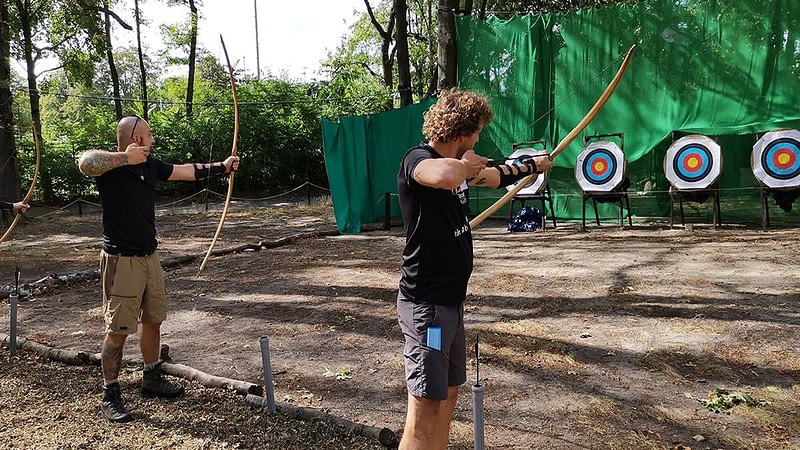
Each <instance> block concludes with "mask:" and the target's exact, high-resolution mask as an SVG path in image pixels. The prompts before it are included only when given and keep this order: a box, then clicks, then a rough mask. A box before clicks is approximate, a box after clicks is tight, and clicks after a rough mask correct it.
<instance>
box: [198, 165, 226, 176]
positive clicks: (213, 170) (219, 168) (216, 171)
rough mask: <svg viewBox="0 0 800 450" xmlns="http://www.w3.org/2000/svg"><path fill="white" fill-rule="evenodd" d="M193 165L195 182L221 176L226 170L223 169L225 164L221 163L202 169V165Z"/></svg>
mask: <svg viewBox="0 0 800 450" xmlns="http://www.w3.org/2000/svg"><path fill="white" fill-rule="evenodd" d="M193 165H194V179H195V180H205V179H206V178H210V177H216V176H218V175H222V174H223V173H225V172H226V171H227V170H228V169H226V168H225V164H222V163H214V164H211V165H210V166H207V167H203V165H202V164H197V163H194V164H193Z"/></svg>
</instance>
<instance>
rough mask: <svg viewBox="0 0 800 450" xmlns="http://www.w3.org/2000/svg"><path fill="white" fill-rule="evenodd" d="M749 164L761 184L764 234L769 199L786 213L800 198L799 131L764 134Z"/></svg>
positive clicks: (767, 224)
mask: <svg viewBox="0 0 800 450" xmlns="http://www.w3.org/2000/svg"><path fill="white" fill-rule="evenodd" d="M750 165H751V166H752V168H753V175H755V177H756V178H757V179H758V181H759V183H760V184H761V210H762V215H761V227H762V229H763V230H764V231H766V230H767V228H769V226H770V220H769V197H770V196H773V197H774V198H775V203H776V204H778V206H780V207H781V209H783V210H784V211H786V212H789V211H791V209H792V203H794V201H795V200H796V199H797V197H798V196H800V131H797V130H773V131H770V132H767V133H764V135H763V136H761V138H760V139H759V140H758V141H756V143H755V145H753V152H752V153H751V155H750Z"/></svg>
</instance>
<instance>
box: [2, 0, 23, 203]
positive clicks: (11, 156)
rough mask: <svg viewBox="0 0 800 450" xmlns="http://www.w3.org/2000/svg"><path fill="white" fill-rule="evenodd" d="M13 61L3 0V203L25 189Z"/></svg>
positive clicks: (5, 7)
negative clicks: (16, 133)
mask: <svg viewBox="0 0 800 450" xmlns="http://www.w3.org/2000/svg"><path fill="white" fill-rule="evenodd" d="M10 61H11V22H10V17H9V13H8V1H7V0H0V200H5V201H9V202H15V201H18V200H19V198H20V195H21V192H22V189H21V187H20V180H19V173H18V172H17V142H16V140H15V139H14V110H13V108H12V107H13V100H14V96H13V95H12V94H11V64H10ZM9 217H11V215H10V214H9Z"/></svg>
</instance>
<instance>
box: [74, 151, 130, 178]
mask: <svg viewBox="0 0 800 450" xmlns="http://www.w3.org/2000/svg"><path fill="white" fill-rule="evenodd" d="M78 164H79V168H80V170H81V172H83V174H84V175H88V176H90V177H97V176H100V175H102V174H104V173H106V172H108V171H109V170H111V169H116V168H117V167H122V166H124V165H126V164H128V155H126V154H125V153H123V152H104V151H101V150H89V151H87V152H86V153H84V154H83V156H81V159H80V161H79V163H78Z"/></svg>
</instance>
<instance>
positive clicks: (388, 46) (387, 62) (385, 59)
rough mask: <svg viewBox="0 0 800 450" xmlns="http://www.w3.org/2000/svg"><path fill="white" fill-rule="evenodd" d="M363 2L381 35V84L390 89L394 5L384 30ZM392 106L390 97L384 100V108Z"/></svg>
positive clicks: (392, 59)
mask: <svg viewBox="0 0 800 450" xmlns="http://www.w3.org/2000/svg"><path fill="white" fill-rule="evenodd" d="M364 4H365V5H367V14H369V19H370V21H371V22H372V25H373V26H374V27H375V29H376V30H377V31H378V34H380V36H381V67H382V69H383V85H384V86H386V87H387V88H388V89H392V87H394V75H393V68H394V55H393V54H392V53H393V51H392V31H393V30H394V25H395V9H394V5H392V11H391V13H390V14H389V24H388V26H387V29H386V30H384V29H383V26H381V24H380V22H378V19H376V18H375V14H374V13H373V12H372V6H370V4H369V0H364ZM406 53H407V52H406ZM392 108H394V103H393V102H392V99H391V98H390V99H389V100H387V102H386V109H387V110H390V109H392Z"/></svg>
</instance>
